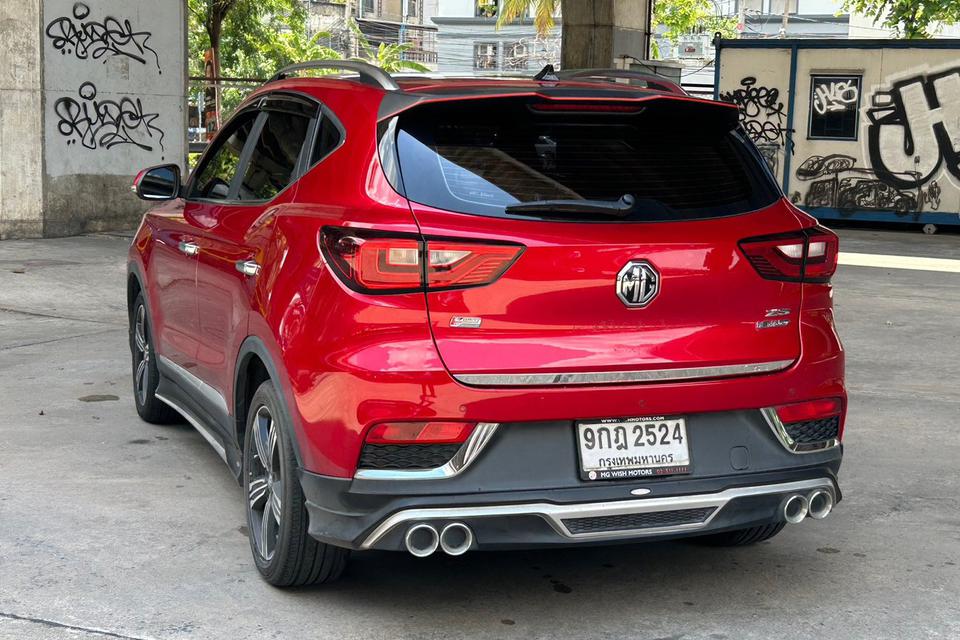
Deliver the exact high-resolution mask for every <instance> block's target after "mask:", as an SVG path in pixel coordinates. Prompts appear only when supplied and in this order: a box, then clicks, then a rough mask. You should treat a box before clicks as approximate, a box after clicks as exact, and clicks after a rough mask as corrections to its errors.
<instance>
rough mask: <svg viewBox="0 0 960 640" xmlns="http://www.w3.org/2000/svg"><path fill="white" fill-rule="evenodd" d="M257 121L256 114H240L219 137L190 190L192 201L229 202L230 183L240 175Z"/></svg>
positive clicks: (252, 112)
mask: <svg viewBox="0 0 960 640" xmlns="http://www.w3.org/2000/svg"><path fill="white" fill-rule="evenodd" d="M256 121H257V112H256V111H248V112H246V113H241V114H240V115H238V116H237V117H236V119H235V120H234V121H233V122H231V123H230V125H229V127H228V128H227V129H225V130H224V131H223V133H221V134H220V135H219V136H217V138H216V141H215V142H214V145H217V146H216V148H215V149H214V150H213V154H212V155H211V156H209V157H208V159H207V160H206V162H204V164H203V166H201V167H200V168H199V169H198V173H197V177H196V179H195V180H194V181H193V188H192V189H191V190H190V197H191V198H202V199H205V200H226V199H227V198H228V197H229V196H230V184H231V183H232V182H233V179H234V177H235V176H236V175H237V168H238V167H239V165H240V157H241V155H242V153H243V147H244V145H246V144H247V139H248V138H249V137H250V133H251V131H252V130H253V126H254V123H255V122H256Z"/></svg>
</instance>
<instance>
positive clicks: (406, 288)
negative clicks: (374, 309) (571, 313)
mask: <svg viewBox="0 0 960 640" xmlns="http://www.w3.org/2000/svg"><path fill="white" fill-rule="evenodd" d="M320 245H321V247H322V249H323V253H324V255H325V256H326V257H327V260H328V261H329V263H330V264H331V266H332V267H333V268H334V271H336V273H337V275H339V276H340V277H341V279H343V281H344V282H345V283H346V284H347V285H348V286H349V287H350V288H351V289H354V290H356V291H361V292H364V293H403V292H410V291H418V290H423V289H424V288H426V289H429V290H431V291H433V290H442V289H453V288H465V287H479V286H482V285H486V284H490V283H491V282H494V281H495V280H497V278H499V277H500V276H501V275H503V273H504V272H505V271H506V270H507V268H509V267H510V265H511V264H513V262H514V261H515V260H516V259H517V258H518V257H519V256H520V254H521V253H522V252H523V247H522V246H520V245H514V244H499V243H487V242H472V241H461V240H447V239H440V238H425V239H424V238H421V237H419V236H415V235H412V234H383V233H379V232H373V231H367V230H362V229H347V228H343V227H326V228H324V230H323V232H322V234H321V238H320Z"/></svg>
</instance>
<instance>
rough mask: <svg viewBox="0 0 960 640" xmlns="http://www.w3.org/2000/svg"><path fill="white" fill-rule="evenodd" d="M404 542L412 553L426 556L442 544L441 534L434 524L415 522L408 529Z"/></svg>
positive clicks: (421, 556) (419, 556)
mask: <svg viewBox="0 0 960 640" xmlns="http://www.w3.org/2000/svg"><path fill="white" fill-rule="evenodd" d="M403 543H404V545H406V547H407V551H409V552H410V555H413V556H416V557H418V558H426V557H427V556H429V555H432V554H433V552H434V551H436V550H437V547H439V546H440V535H439V534H438V533H437V530H436V528H435V527H434V526H433V525H430V524H424V523H421V524H415V525H413V526H412V527H410V528H409V529H407V535H405V536H404V537H403Z"/></svg>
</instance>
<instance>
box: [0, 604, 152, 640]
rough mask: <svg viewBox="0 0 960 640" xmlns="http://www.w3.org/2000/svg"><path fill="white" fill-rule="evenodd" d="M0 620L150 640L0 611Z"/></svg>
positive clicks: (112, 636)
mask: <svg viewBox="0 0 960 640" xmlns="http://www.w3.org/2000/svg"><path fill="white" fill-rule="evenodd" d="M0 618H6V619H8V620H17V621H20V622H30V623H33V624H40V625H43V626H45V627H51V628H53V629H69V630H71V631H81V632H83V633H88V634H92V635H99V636H104V637H107V638H120V640H150V639H149V638H146V637H144V636H128V635H125V634H122V633H115V632H113V631H107V630H106V629H97V628H95V627H80V626H77V625H73V624H67V623H65V622H57V621H56V620H47V619H45V618H33V617H30V616H18V615H17V614H15V613H4V612H2V611H0Z"/></svg>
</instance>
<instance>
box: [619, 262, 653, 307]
mask: <svg viewBox="0 0 960 640" xmlns="http://www.w3.org/2000/svg"><path fill="white" fill-rule="evenodd" d="M659 292H660V274H659V273H657V270H656V269H654V268H653V265H652V264H650V263H649V262H647V261H646V260H631V261H630V262H628V263H627V265H626V266H625V267H624V268H623V269H620V273H618V274H617V297H619V298H620V300H621V302H623V304H625V305H627V306H628V307H645V306H647V305H648V304H650V301H651V300H653V299H654V298H655V297H656V296H657V294H658V293H659Z"/></svg>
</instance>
